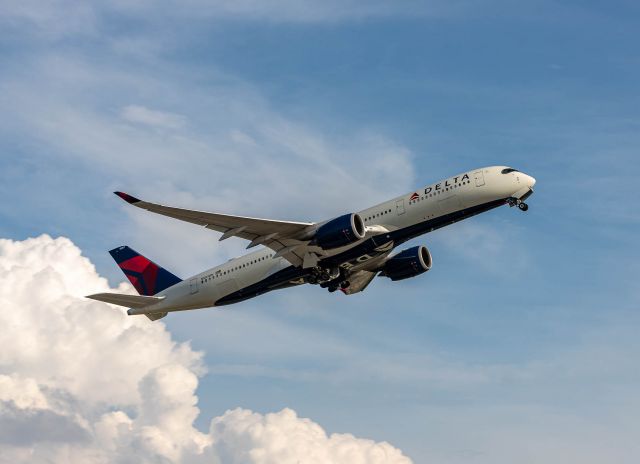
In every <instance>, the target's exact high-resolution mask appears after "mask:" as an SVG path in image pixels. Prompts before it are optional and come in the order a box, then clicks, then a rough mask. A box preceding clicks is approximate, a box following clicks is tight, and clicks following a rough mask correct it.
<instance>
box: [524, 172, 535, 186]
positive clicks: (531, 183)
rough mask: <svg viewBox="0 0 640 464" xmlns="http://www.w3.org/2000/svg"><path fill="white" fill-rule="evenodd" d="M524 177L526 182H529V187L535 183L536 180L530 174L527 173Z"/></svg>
mask: <svg viewBox="0 0 640 464" xmlns="http://www.w3.org/2000/svg"><path fill="white" fill-rule="evenodd" d="M526 179H527V184H529V188H533V186H534V185H536V180H535V178H533V177H532V176H530V175H528V174H527V175H526Z"/></svg>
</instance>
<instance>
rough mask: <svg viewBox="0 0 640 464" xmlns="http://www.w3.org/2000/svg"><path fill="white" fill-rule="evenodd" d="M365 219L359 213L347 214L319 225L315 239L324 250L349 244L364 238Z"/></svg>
mask: <svg viewBox="0 0 640 464" xmlns="http://www.w3.org/2000/svg"><path fill="white" fill-rule="evenodd" d="M364 235H365V226H364V221H363V220H362V218H361V217H360V215H359V214H356V213H352V214H345V215H344V216H340V217H337V218H335V219H332V220H330V221H329V222H327V223H325V224H322V225H321V226H320V227H318V230H317V231H316V233H315V236H314V241H315V243H316V244H317V245H318V246H319V247H320V248H322V249H323V250H331V249H333V248H339V247H342V246H346V245H349V244H351V243H353V242H357V241H358V240H361V239H363V238H364Z"/></svg>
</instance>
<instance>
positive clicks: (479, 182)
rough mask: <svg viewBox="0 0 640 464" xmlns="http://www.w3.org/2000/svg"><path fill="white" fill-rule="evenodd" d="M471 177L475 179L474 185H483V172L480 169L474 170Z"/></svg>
mask: <svg viewBox="0 0 640 464" xmlns="http://www.w3.org/2000/svg"><path fill="white" fill-rule="evenodd" d="M473 177H475V179H476V187H482V186H483V185H484V174H483V173H482V171H476V172H474V173H473Z"/></svg>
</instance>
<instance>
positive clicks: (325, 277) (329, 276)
mask: <svg viewBox="0 0 640 464" xmlns="http://www.w3.org/2000/svg"><path fill="white" fill-rule="evenodd" d="M340 276H341V272H340V269H339V268H337V267H336V268H324V267H316V268H313V269H312V270H311V272H310V273H309V275H308V276H307V282H308V283H310V284H314V285H315V284H320V286H321V287H322V288H326V287H329V286H331V285H332V284H333V282H334V281H335V280H337V279H340Z"/></svg>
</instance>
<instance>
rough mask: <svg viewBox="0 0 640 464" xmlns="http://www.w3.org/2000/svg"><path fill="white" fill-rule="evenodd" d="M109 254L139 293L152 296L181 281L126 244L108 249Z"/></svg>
mask: <svg viewBox="0 0 640 464" xmlns="http://www.w3.org/2000/svg"><path fill="white" fill-rule="evenodd" d="M109 254H111V256H112V257H113V259H114V260H115V261H116V263H117V264H118V266H119V267H120V269H122V272H124V275H126V276H127V278H128V279H129V281H130V282H131V283H132V284H133V286H134V287H135V288H136V290H137V291H138V293H139V294H140V295H145V296H153V295H156V294H157V293H159V292H161V291H162V290H164V289H167V288H169V287H171V286H173V285H175V284H177V283H179V282H182V279H180V278H179V277H176V276H175V275H173V274H172V273H170V272H169V271H167V270H166V269H164V268H162V267H160V266H158V265H157V264H156V263H154V262H153V261H150V260H149V259H147V258H145V257H144V256H142V255H141V254H139V253H137V252H136V251H135V250H132V249H131V248H129V247H128V246H121V247H118V248H114V249H113V250H111V251H109Z"/></svg>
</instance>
